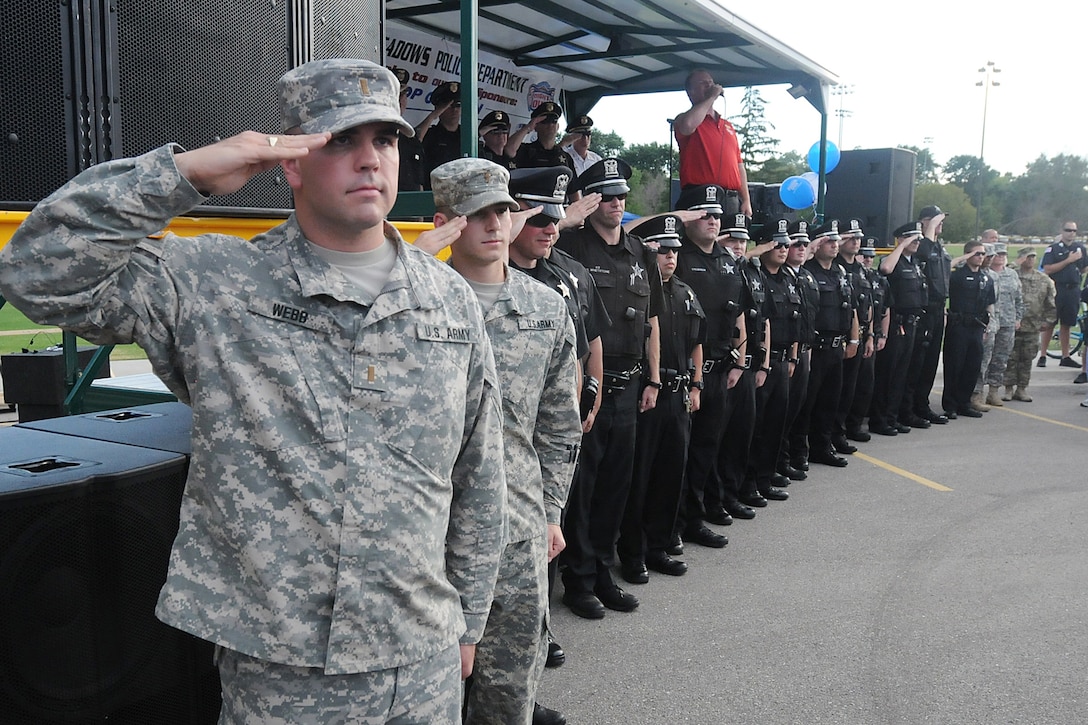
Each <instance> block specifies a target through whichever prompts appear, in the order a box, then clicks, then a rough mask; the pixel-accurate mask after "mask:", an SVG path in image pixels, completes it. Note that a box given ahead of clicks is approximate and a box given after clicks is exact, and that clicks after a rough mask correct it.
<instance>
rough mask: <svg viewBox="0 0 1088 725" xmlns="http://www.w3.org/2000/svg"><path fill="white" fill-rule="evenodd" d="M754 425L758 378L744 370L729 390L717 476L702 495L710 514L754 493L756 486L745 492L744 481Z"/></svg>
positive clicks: (716, 470) (716, 466) (715, 473)
mask: <svg viewBox="0 0 1088 725" xmlns="http://www.w3.org/2000/svg"><path fill="white" fill-rule="evenodd" d="M755 421H756V376H755V373H754V372H752V371H751V370H745V371H744V372H743V373H742V374H741V376H740V380H739V381H738V382H737V384H736V385H734V386H733V387H732V388H730V389H729V399H728V402H727V403H726V414H725V425H724V426H723V429H722V435H723V439H722V446H721V448H719V449H718V460H717V462H716V464H715V466H714V476H712V477H711V479H710V483H709V484H707V487H706V491H705V492H704V494H703V505H704V507H705V508H706V510H707V511H715V510H718V509H721V508H725V506H726V505H733V504H735V503H737V502H739V501H740V500H741V499H742V498H744V497H745V496H746V495H747V494H749V493H752V492H754V491H755V486H754V485H751V486H749V487H747V488H746V487H745V480H744V474H745V471H746V470H747V468H748V450H749V448H750V447H751V445H752V428H753V426H754V425H755Z"/></svg>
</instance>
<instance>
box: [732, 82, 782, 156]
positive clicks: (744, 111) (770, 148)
mask: <svg viewBox="0 0 1088 725" xmlns="http://www.w3.org/2000/svg"><path fill="white" fill-rule="evenodd" d="M766 113H767V102H766V101H764V100H763V96H762V95H760V93H759V89H758V88H756V87H754V86H747V87H746V88H745V89H744V95H743V96H742V97H741V101H740V113H739V114H737V115H735V116H731V117H730V118H729V121H730V123H732V124H733V125H734V126H735V127H736V129H737V136H738V137H739V138H740V154H741V158H743V159H744V164H745V167H746V169H747V170H748V172H749V174H751V173H752V171H758V170H759V168H760V167H761V166H762V165H763V164H764V163H766V162H767V161H768V160H769V159H770V158H772V157H773V156H774V155H775V152H776V151H777V149H778V139H776V138H774V137H773V136H771V135H770V132H771V131H772V130H773V129H774V124H773V123H771V122H770V121H768V120H767V115H766Z"/></svg>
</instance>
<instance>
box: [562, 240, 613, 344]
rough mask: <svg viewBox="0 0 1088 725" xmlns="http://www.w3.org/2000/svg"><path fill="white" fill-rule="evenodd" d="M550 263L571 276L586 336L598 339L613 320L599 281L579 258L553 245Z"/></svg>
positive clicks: (590, 338) (591, 339)
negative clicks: (609, 315) (598, 286)
mask: <svg viewBox="0 0 1088 725" xmlns="http://www.w3.org/2000/svg"><path fill="white" fill-rule="evenodd" d="M548 263H549V264H551V265H553V266H555V267H557V268H559V269H560V270H562V271H564V272H566V273H567V274H568V275H569V276H570V281H571V284H572V285H574V291H575V297H576V298H577V299H578V307H579V308H580V310H581V315H582V319H583V320H584V321H585V326H586V337H587V338H588V339H589V340H590V341H593V340H596V339H597V338H598V337H600V336H601V335H603V334H604V331H605V330H607V329H608V326H609V325H611V324H612V320H610V319H609V317H608V311H607V310H606V309H605V308H604V302H603V301H602V300H601V295H600V293H598V292H597V283H596V282H594V281H593V275H591V274H590V273H589V270H588V269H586V268H585V266H584V265H583V264H582V263H581V262H579V261H578V260H577V259H575V258H574V257H572V256H570V255H569V254H567V253H566V252H564V251H563V250H562V249H556V248H555V247H552V251H551V253H550V254H549V255H548Z"/></svg>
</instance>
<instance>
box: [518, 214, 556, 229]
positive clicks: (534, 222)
mask: <svg viewBox="0 0 1088 725" xmlns="http://www.w3.org/2000/svg"><path fill="white" fill-rule="evenodd" d="M558 223H559V220H558V219H555V218H553V217H550V216H548V215H547V214H536V215H535V216H531V217H529V218H528V219H526V220H525V224H526V225H528V226H530V227H536V228H537V229H543V228H544V227H546V226H548V225H549V224H558Z"/></svg>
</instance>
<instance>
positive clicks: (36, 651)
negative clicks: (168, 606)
mask: <svg viewBox="0 0 1088 725" xmlns="http://www.w3.org/2000/svg"><path fill="white" fill-rule="evenodd" d="M186 468H187V457H186V456H185V455H184V454H181V453H174V452H169V451H160V450H154V449H151V448H146V447H137V446H129V445H120V444H116V443H110V442H107V441H99V440H93V439H91V438H83V437H79V436H74V435H61V434H57V433H50V432H46V431H40V430H33V429H29V428H25V427H22V426H15V427H11V428H3V429H0V581H2V582H3V583H4V585H3V587H2V589H0V713H2V716H0V717H2V720H3V722H5V723H13V724H15V723H19V724H22V723H26V724H28V725H29V724H30V723H33V724H34V725H53V724H56V725H59V724H60V723H66V724H70V723H123V724H125V725H147V724H148V723H156V724H168V725H212V724H213V723H215V722H216V719H217V717H218V712H219V707H220V695H219V678H218V672H217V670H216V667H215V666H214V664H213V661H212V655H213V646H212V645H211V644H210V643H208V642H204V641H202V640H199V639H197V638H194V637H192V636H190V635H188V634H185V633H183V632H180V631H178V630H176V629H173V628H172V627H168V626H167V625H165V624H162V623H161V622H159V621H158V620H157V619H156V618H155V615H154V608H155V602H156V600H157V598H158V592H159V589H161V587H162V585H163V583H164V582H165V580H166V571H167V565H168V561H169V554H170V547H171V545H172V543H173V540H174V537H175V536H176V534H177V528H178V510H179V506H180V502H181V496H182V492H183V490H184V485H185V475H186Z"/></svg>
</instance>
